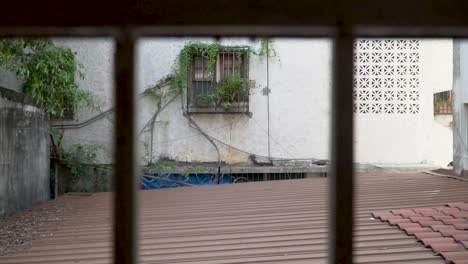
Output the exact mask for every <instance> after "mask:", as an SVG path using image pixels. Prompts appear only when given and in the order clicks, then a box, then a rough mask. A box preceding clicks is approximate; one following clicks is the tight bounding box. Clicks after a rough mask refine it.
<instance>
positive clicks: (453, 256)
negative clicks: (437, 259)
mask: <svg viewBox="0 0 468 264" xmlns="http://www.w3.org/2000/svg"><path fill="white" fill-rule="evenodd" d="M439 255H441V256H442V257H443V258H444V259H445V260H447V261H448V262H452V263H455V261H460V260H467V259H468V251H460V252H440V253H439Z"/></svg>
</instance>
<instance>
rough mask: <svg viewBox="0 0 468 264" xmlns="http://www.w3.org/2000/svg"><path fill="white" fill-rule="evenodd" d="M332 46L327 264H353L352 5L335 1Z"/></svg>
mask: <svg viewBox="0 0 468 264" xmlns="http://www.w3.org/2000/svg"><path fill="white" fill-rule="evenodd" d="M337 2H338V3H337V4H338V9H337V11H338V23H337V29H338V32H337V35H336V37H335V39H334V43H333V66H332V67H333V69H332V70H333V75H332V76H333V88H332V106H331V107H332V117H331V119H332V120H331V123H332V126H331V128H332V131H331V134H332V144H331V168H330V176H329V180H328V182H329V183H328V184H329V210H328V213H329V231H328V233H329V250H328V263H330V264H338V263H339V264H351V263H353V197H354V194H353V191H354V188H353V187H354V186H353V174H354V168H353V41H354V39H353V36H352V15H353V14H351V13H350V10H351V5H352V4H351V1H349V0H338V1H337Z"/></svg>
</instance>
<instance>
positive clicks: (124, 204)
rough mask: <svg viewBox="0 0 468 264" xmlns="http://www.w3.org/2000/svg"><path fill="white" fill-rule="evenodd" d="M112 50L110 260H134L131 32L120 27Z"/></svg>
mask: <svg viewBox="0 0 468 264" xmlns="http://www.w3.org/2000/svg"><path fill="white" fill-rule="evenodd" d="M116 42H117V43H116V53H115V77H114V78H115V105H116V123H115V142H114V157H115V163H114V164H115V165H114V171H115V176H114V226H113V227H114V237H113V241H114V263H116V264H130V263H136V260H137V236H136V228H135V227H136V199H137V197H136V196H137V192H136V186H137V184H136V183H137V182H136V180H137V178H136V166H135V164H136V163H135V160H136V158H135V155H136V152H135V148H134V142H135V141H134V137H135V132H134V131H135V121H134V113H135V109H134V107H135V104H134V80H135V71H134V67H135V64H134V58H135V42H134V38H133V37H132V34H131V31H128V30H125V29H124V30H122V31H121V34H119V35H118V36H117V38H116Z"/></svg>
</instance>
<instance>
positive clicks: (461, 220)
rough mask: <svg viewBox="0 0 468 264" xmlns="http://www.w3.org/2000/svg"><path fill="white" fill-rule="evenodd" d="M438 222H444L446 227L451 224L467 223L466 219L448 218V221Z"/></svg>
mask: <svg viewBox="0 0 468 264" xmlns="http://www.w3.org/2000/svg"><path fill="white" fill-rule="evenodd" d="M440 221H442V222H444V224H446V225H451V224H453V223H468V221H467V220H466V219H463V218H449V219H441V220H440Z"/></svg>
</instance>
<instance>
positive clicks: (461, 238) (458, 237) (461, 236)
mask: <svg viewBox="0 0 468 264" xmlns="http://www.w3.org/2000/svg"><path fill="white" fill-rule="evenodd" d="M452 237H453V239H455V240H457V241H465V240H468V234H455V235H452Z"/></svg>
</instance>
